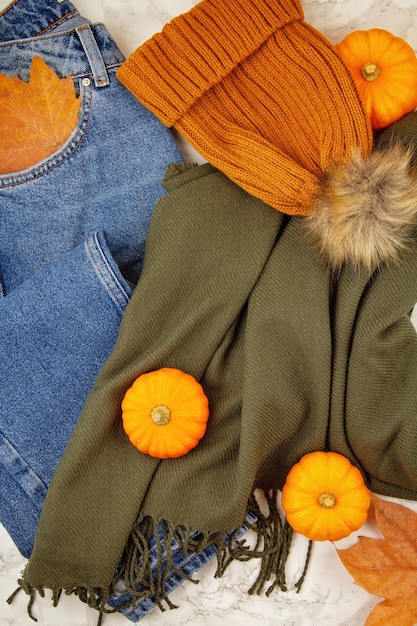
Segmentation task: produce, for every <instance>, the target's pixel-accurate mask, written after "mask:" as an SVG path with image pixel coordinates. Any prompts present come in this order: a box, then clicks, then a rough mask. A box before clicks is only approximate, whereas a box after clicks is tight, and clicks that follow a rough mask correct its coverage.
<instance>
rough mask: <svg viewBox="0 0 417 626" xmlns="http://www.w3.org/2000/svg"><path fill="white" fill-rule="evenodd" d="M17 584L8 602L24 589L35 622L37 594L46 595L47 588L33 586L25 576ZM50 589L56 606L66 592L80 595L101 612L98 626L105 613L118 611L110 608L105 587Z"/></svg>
mask: <svg viewBox="0 0 417 626" xmlns="http://www.w3.org/2000/svg"><path fill="white" fill-rule="evenodd" d="M23 576H24V573H23ZM17 584H18V585H19V586H18V587H17V589H15V591H14V592H13V593H12V594H11V596H10V597H9V598H7V603H8V604H12V602H13V600H14V599H15V597H16V596H17V594H18V593H19V592H20V591H24V592H25V593H26V595H28V596H29V602H28V605H27V613H28V616H29V617H30V619H31V620H33V621H34V622H37V621H38V619H37V618H36V617H35V616H34V614H33V612H32V608H33V604H34V602H35V600H36V597H37V595H39V597H41V598H44V597H45V589H43V588H42V587H39V588H38V587H33V586H32V585H30V584H29V583H28V582H27V581H25V580H24V578H19V579H18V581H17ZM50 591H51V593H52V605H53V606H54V607H56V606H58V604H59V600H60V598H61V595H62V593H63V592H64V593H65V595H67V596H70V595H76V596H78V598H79V599H80V600H81V602H84V603H85V604H87V605H88V606H89V607H91V608H93V609H95V610H97V611H98V612H99V616H98V619H97V626H101V624H102V622H103V617H104V615H105V614H107V613H115V612H116V611H117V609H109V608H108V606H107V602H108V599H109V593H108V592H104V591H103V589H99V588H96V589H87V588H86V587H74V588H73V589H59V588H57V589H50Z"/></svg>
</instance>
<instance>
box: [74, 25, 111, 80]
mask: <svg viewBox="0 0 417 626" xmlns="http://www.w3.org/2000/svg"><path fill="white" fill-rule="evenodd" d="M75 30H76V31H77V35H78V37H79V38H80V41H81V45H82V47H83V48H84V52H85V54H86V55H87V59H88V62H89V63H90V67H91V71H92V72H93V78H94V84H95V86H96V87H107V85H109V84H110V79H109V75H108V74H107V70H106V66H105V64H104V61H103V57H102V56H101V52H100V48H99V47H98V44H97V41H96V39H95V37H94V33H93V31H92V30H91V27H90V25H89V24H83V25H82V26H78V27H77V28H76V29H75Z"/></svg>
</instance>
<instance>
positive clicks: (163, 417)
mask: <svg viewBox="0 0 417 626" xmlns="http://www.w3.org/2000/svg"><path fill="white" fill-rule="evenodd" d="M151 418H152V421H153V422H154V423H155V424H156V425H157V426H165V425H166V424H168V422H169V420H170V419H171V411H170V410H169V408H168V407H167V406H165V405H164V404H159V405H158V406H156V407H155V408H154V409H153V410H152V411H151Z"/></svg>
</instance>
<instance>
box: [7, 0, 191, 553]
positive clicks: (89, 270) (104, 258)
mask: <svg viewBox="0 0 417 626" xmlns="http://www.w3.org/2000/svg"><path fill="white" fill-rule="evenodd" d="M35 55H39V56H41V57H42V58H43V59H44V61H45V62H46V63H48V65H49V66H50V67H51V68H52V69H53V70H54V71H55V72H56V73H57V74H58V75H59V76H60V77H65V76H67V75H68V74H70V75H72V77H73V79H74V84H75V87H76V93H77V94H78V95H79V97H80V102H81V105H80V114H79V119H78V123H77V126H76V128H75V129H74V131H73V133H72V135H71V136H70V137H69V139H68V141H67V142H66V143H65V144H64V145H63V146H62V148H61V149H60V150H58V151H57V152H56V153H54V154H52V155H51V156H50V157H49V158H47V159H45V160H43V161H42V162H39V163H37V164H35V165H34V166H33V167H30V168H28V169H26V170H24V171H19V172H15V173H13V174H7V175H2V176H0V296H1V297H0V337H1V343H0V345H1V348H0V396H1V400H2V402H1V403H0V433H2V436H1V439H0V441H1V445H0V501H1V502H0V521H1V522H2V523H3V524H4V526H5V527H6V528H7V529H8V531H9V533H10V535H11V536H12V538H13V539H14V540H15V542H16V545H17V546H18V548H19V549H20V550H21V552H22V553H23V554H24V555H25V556H29V554H30V552H31V549H32V542H33V537H34V533H35V529H36V526H37V522H38V518H39V513H40V510H41V507H42V504H43V499H44V497H45V491H46V488H47V486H48V484H49V481H50V480H51V477H52V474H53V470H54V468H55V467H56V465H57V463H58V461H59V459H60V457H61V455H62V452H63V449H64V447H65V444H66V442H67V439H68V437H69V435H70V433H71V430H72V429H73V426H74V424H75V422H76V420H77V419H78V416H79V413H80V411H81V408H82V405H83V402H84V399H85V397H86V396H87V394H88V392H89V391H90V389H91V387H92V385H93V383H94V380H95V377H96V375H97V373H98V370H99V369H100V367H101V366H102V365H103V363H104V361H105V360H106V358H107V357H108V355H109V353H110V351H111V349H112V348H113V345H114V342H115V340H116V337H117V333H118V330H119V325H120V319H121V315H122V312H123V310H124V308H125V306H126V304H127V300H128V297H129V295H130V291H131V287H132V286H133V285H134V284H135V283H136V282H137V280H138V277H139V274H140V271H141V267H142V260H143V253H144V245H145V239H146V235H147V230H148V225H149V221H150V217H151V214H152V211H153V207H154V205H155V203H156V201H157V200H158V199H159V198H160V197H161V195H162V194H163V193H165V192H164V189H163V187H162V179H163V176H164V174H165V170H166V167H167V164H168V163H169V162H171V161H172V160H179V159H180V158H181V157H180V153H179V150H178V148H177V146H176V143H175V141H174V138H173V137H172V135H171V134H170V132H169V131H168V130H167V129H166V128H164V127H163V126H162V124H161V123H160V122H159V121H158V120H157V119H156V118H155V117H154V116H153V115H152V114H151V113H150V112H149V111H148V110H146V109H145V108H144V107H142V105H140V104H139V102H138V101H137V100H136V98H134V97H133V96H132V95H131V94H130V93H129V91H128V90H127V89H126V88H125V87H123V86H122V85H121V83H120V82H119V81H118V80H117V79H116V78H115V71H116V69H117V68H118V67H119V65H120V64H121V63H122V62H123V60H124V58H123V55H122V53H121V52H120V50H119V49H118V47H117V45H116V44H115V43H114V41H113V40H112V38H111V37H110V35H109V34H108V32H107V30H106V28H105V27H104V26H103V25H100V24H96V25H94V24H91V23H90V22H89V21H88V20H86V19H85V18H83V17H82V16H81V15H80V14H79V13H78V11H77V10H76V8H75V7H74V6H73V5H72V4H71V3H70V2H67V1H66V0H64V1H62V2H61V1H58V0H16V1H15V2H13V3H12V4H11V5H9V7H7V8H6V9H5V10H4V11H3V12H1V13H0V72H2V73H4V74H7V75H9V76H14V75H17V76H19V78H21V79H22V80H28V79H29V70H30V66H31V61H32V58H33V57H34V56H35ZM96 233H100V234H99V235H97V234H96ZM86 242H87V243H86ZM110 270H111V271H110ZM116 277H117V279H116ZM115 284H116V285H117V287H116V288H115V286H114V285H115Z"/></svg>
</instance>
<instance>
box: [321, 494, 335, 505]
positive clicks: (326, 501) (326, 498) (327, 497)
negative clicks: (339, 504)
mask: <svg viewBox="0 0 417 626" xmlns="http://www.w3.org/2000/svg"><path fill="white" fill-rule="evenodd" d="M319 504H320V506H322V507H323V509H332V508H333V507H334V505H335V504H336V498H335V497H334V495H332V494H331V493H322V494H321V496H319Z"/></svg>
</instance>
